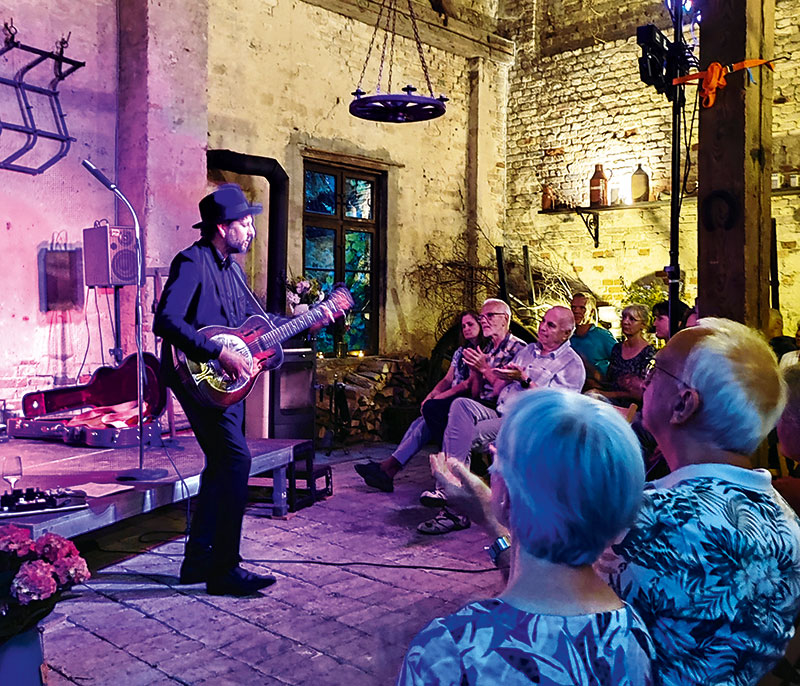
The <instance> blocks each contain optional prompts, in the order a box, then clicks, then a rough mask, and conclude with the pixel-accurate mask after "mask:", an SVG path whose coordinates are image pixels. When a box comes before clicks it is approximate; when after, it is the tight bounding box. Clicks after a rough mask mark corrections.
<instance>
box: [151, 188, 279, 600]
mask: <svg viewBox="0 0 800 686" xmlns="http://www.w3.org/2000/svg"><path fill="white" fill-rule="evenodd" d="M260 213H261V206H260V205H250V204H249V203H248V202H247V199H246V198H245V195H244V193H243V192H242V189H241V188H240V187H239V186H238V185H236V184H233V183H231V184H225V185H223V186H220V187H219V188H218V189H217V190H215V191H214V192H213V193H211V194H210V195H207V196H206V197H205V198H203V199H202V200H201V201H200V216H201V217H202V219H201V221H199V222H198V223H197V224H195V225H194V228H198V229H200V240H198V241H196V242H195V243H194V244H193V245H191V246H190V247H188V248H186V250H183V251H182V252H180V253H178V254H177V256H176V257H175V259H174V260H173V261H172V265H171V266H170V271H169V279H168V280H167V283H166V286H165V287H164V291H163V293H162V295H161V299H160V301H159V303H158V310H157V311H156V315H155V320H154V323H153V331H154V332H155V333H156V335H158V336H161V337H162V338H163V339H164V346H163V351H162V367H163V369H164V370H165V372H166V376H167V384H168V385H169V386H170V387H171V388H172V389H173V392H174V393H175V396H176V397H177V398H178V400H179V401H180V403H181V405H182V407H183V409H184V411H185V412H186V416H187V417H188V419H189V423H190V424H191V426H192V430H193V431H194V434H195V437H196V438H197V442H198V443H199V444H200V447H201V448H202V449H203V452H204V453H205V456H206V465H205V469H204V470H203V473H202V475H201V476H200V491H199V493H198V496H197V502H196V507H195V513H194V516H193V517H192V522H191V527H190V532H189V540H188V542H187V544H186V550H185V555H184V560H183V564H182V565H181V572H180V582H181V583H182V584H195V583H201V582H205V584H206V589H207V591H208V593H210V594H212V595H235V596H244V595H251V594H253V593H255V592H256V591H258V590H259V589H262V588H265V587H267V586H269V585H271V584H273V583H275V577H272V576H258V575H256V574H253V573H251V572H248V571H246V570H244V569H242V567H240V566H239V562H240V561H241V558H240V557H239V539H240V537H241V532H242V519H243V517H244V509H245V505H246V504H247V480H248V477H249V475H250V459H251V458H250V451H249V450H248V447H247V442H246V441H245V438H244V432H243V420H244V409H243V405H242V403H241V402H239V403H236V404H235V405H231V406H230V407H228V408H226V409H218V408H209V407H204V406H202V405H200V404H198V403H197V402H196V401H195V400H194V399H193V398H192V397H191V396H189V394H188V393H187V392H186V391H185V390H183V388H182V387H181V385H180V383H179V382H178V381H177V379H176V376H175V373H174V367H173V365H172V362H171V360H172V350H171V348H172V347H173V346H174V347H175V348H178V349H180V350H181V351H183V352H184V353H185V354H186V355H187V356H188V357H189V358H191V359H192V360H194V361H196V362H205V361H208V360H210V359H218V360H219V364H220V365H221V367H222V368H223V370H225V372H226V373H227V374H228V375H229V376H231V377H232V378H234V379H236V378H238V377H239V376H240V375H242V374H249V373H250V367H249V364H248V362H247V361H246V360H245V359H244V358H243V357H242V356H241V355H239V354H238V353H237V352H235V351H232V350H229V349H228V348H225V347H222V346H221V345H220V344H219V343H217V342H214V341H212V340H210V339H208V338H207V337H206V336H204V335H203V334H202V333H200V332H199V329H201V328H202V327H204V326H210V325H212V324H216V325H223V326H230V327H237V326H239V325H241V324H242V322H243V321H244V320H245V319H246V318H247V317H249V316H250V315H253V314H261V312H259V311H258V310H257V309H256V307H255V305H254V304H253V303H252V300H251V299H250V297H249V296H248V293H247V291H246V286H245V285H244V274H243V272H242V269H241V267H239V265H238V264H237V263H236V262H235V261H234V260H233V259H232V258H231V255H235V254H237V253H246V252H247V250H248V249H249V247H250V244H251V243H252V241H253V238H254V237H255V228H254V227H253V215H255V214H260Z"/></svg>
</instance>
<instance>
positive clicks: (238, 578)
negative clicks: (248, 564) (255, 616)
mask: <svg viewBox="0 0 800 686" xmlns="http://www.w3.org/2000/svg"><path fill="white" fill-rule="evenodd" d="M275 581H276V579H275V577H274V576H269V575H264V576H259V575H258V574H253V573H252V572H248V571H247V570H245V569H242V568H241V567H234V568H233V569H232V570H231V571H229V572H227V573H226V574H224V575H223V576H221V577H219V578H209V579H208V581H207V582H206V591H207V592H208V594H209V595H233V596H246V595H253V594H254V593H256V592H257V591H260V590H261V589H262V588H266V587H267V586H272V584H274V583H275Z"/></svg>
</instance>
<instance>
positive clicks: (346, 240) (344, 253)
mask: <svg viewBox="0 0 800 686" xmlns="http://www.w3.org/2000/svg"><path fill="white" fill-rule="evenodd" d="M382 183H383V176H382V174H381V173H380V172H375V171H370V170H364V169H355V168H349V167H344V166H343V167H338V166H334V165H328V164H320V163H316V162H306V165H305V170H304V191H303V192H304V213H303V219H304V221H303V270H304V272H303V273H304V274H305V275H306V276H308V277H313V278H315V279H317V280H318V281H319V282H320V284H322V287H323V289H324V290H325V292H330V290H331V289H332V288H333V287H334V285H335V284H338V283H344V284H345V285H346V286H347V287H348V289H350V292H351V293H352V295H353V299H354V301H355V307H354V308H353V309H352V311H351V312H350V313H348V315H347V316H346V317H345V318H344V320H343V321H338V322H337V323H336V324H335V325H332V326H329V327H327V328H326V329H323V330H322V331H320V332H319V334H318V335H317V349H318V350H319V351H321V352H323V353H325V354H326V355H334V354H341V353H344V352H358V351H363V353H364V354H365V355H369V354H376V353H377V352H378V313H379V309H378V290H377V289H378V283H379V267H380V263H381V254H382V240H381V238H382V235H381V229H380V227H381V224H380V221H379V220H380V217H381V214H380V207H379V199H380V197H381V193H380V191H381V190H382V188H383V187H382Z"/></svg>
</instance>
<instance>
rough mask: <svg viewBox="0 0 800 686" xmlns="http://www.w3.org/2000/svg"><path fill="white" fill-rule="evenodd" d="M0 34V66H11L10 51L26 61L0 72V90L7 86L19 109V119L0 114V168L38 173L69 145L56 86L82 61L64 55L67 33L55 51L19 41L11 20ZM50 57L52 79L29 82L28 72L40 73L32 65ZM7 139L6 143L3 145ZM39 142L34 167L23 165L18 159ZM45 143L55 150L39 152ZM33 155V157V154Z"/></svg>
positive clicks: (69, 141)
mask: <svg viewBox="0 0 800 686" xmlns="http://www.w3.org/2000/svg"><path fill="white" fill-rule="evenodd" d="M3 33H4V34H5V39H4V41H3V45H2V47H0V57H2V56H3V55H7V57H5V58H3V59H0V69H2V68H3V67H4V66H5V65H11V60H10V59H9V57H10V56H11V53H12V52H14V53H15V54H19V53H21V54H22V55H23V58H24V59H27V60H28V61H26V62H25V63H24V64H23V66H21V67H20V68H19V69H17V71H16V73H15V74H14V75H13V76H11V77H5V76H3V75H2V74H0V93H6V92H8V91H7V90H6V89H11V90H12V91H13V94H14V98H15V99H16V101H17V106H18V108H19V119H17V120H15V121H12V120H9V119H3V117H2V116H0V158H2V159H0V169H6V170H9V171H17V172H22V173H24V174H41V173H42V172H43V171H45V170H46V169H49V168H50V167H52V166H53V165H54V164H55V163H56V162H58V161H59V160H60V159H62V158H63V157H65V156H66V154H67V153H68V152H69V147H70V144H71V143H73V142H74V141H75V140H76V139H75V138H72V137H70V135H69V132H68V131H67V122H66V115H65V114H64V112H63V110H62V109H61V103H60V102H59V100H58V95H59V94H58V91H57V90H56V89H57V88H58V84H59V83H60V82H61V81H63V80H64V79H65V78H67V77H68V76H69V75H70V74H72V73H73V72H74V71H75V70H77V69H80V68H81V67H83V66H84V65H85V62H78V61H77V60H72V59H70V58H69V57H65V56H64V50H66V48H67V46H68V45H69V35H68V36H67V37H66V38H62V39H61V40H59V41H58V43H57V44H56V50H55V51H53V52H51V51H47V50H41V49H39V48H33V47H31V46H29V45H23V44H22V43H20V42H19V41H18V40H17V39H16V35H17V28H16V27H15V26H14V20H13V19H12V20H11V21H10V22H5V23H4V24H3ZM50 60H52V62H53V78H52V80H50V82H49V83H48V84H47V85H46V86H41V85H36V84H34V83H31V75H32V74H34V73H36V74H39V73H41V70H39V71H38V72H34V71H33V70H34V69H35V67H38V66H39V65H41V64H46V63H48V61H50ZM48 105H49V107H48ZM39 115H41V118H42V119H46V120H48V125H47V127H44V128H43V126H42V125H40V124H38V123H37V119H38V118H39ZM6 116H9V115H8V114H6ZM50 122H52V126H50ZM8 141H11V144H10V146H8V145H7V142H8ZM42 141H45V142H46V143H45V146H40V147H39V149H38V150H37V152H38V153H39V157H38V158H37V163H36V166H30V165H26V164H23V163H22V161H21V158H22V157H23V156H26V155H28V154H29V153H31V151H33V150H34V148H36V145H37V144H38V143H40V142H42ZM48 143H49V145H50V146H53V145H55V148H56V149H55V151H52V150H48V151H47V152H45V153H44V155H42V154H41V150H42V149H46V146H47V145H48ZM6 153H8V154H6ZM33 157H34V158H36V154H34V155H33ZM42 160H43V161H42Z"/></svg>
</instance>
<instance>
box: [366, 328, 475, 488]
mask: <svg viewBox="0 0 800 686" xmlns="http://www.w3.org/2000/svg"><path fill="white" fill-rule="evenodd" d="M458 321H459V323H460V325H461V330H460V336H459V338H460V345H459V347H458V348H457V349H456V351H455V352H454V353H453V358H452V360H451V361H450V368H449V369H448V370H447V374H445V375H444V378H443V379H441V381H439V383H437V384H436V385H435V386H434V387H433V389H432V390H431V392H430V393H428V395H427V396H426V397H425V400H423V401H422V407H425V406H426V404H428V403H431V404H433V405H437V406H439V407H438V413H439V414H444V416H445V417H446V416H447V410H448V409H449V407H450V404H451V403H452V402H453V400H455V398H457V397H459V396H462V395H467V394H468V393H469V367H468V366H467V363H466V362H465V361H464V350H465V349H467V348H470V349H474V350H481V349H482V346H484V345H485V343H486V339H485V338H484V337H483V332H482V331H481V325H480V320H479V315H478V314H477V313H475V312H464V313H463V314H461V315H460V316H459V320H458ZM431 428H432V427H430V426H429V425H428V424H427V423H426V422H425V418H424V417H418V418H417V419H415V420H414V421H413V422H412V423H411V426H409V427H408V430H407V431H406V433H405V434H404V436H403V439H402V440H401V441H400V444H399V445H398V446H397V449H396V450H395V451H394V452H393V453H392V454H391V455H390V456H389V457H387V458H386V459H385V460H383V461H382V462H372V461H370V462H365V463H361V464H356V465H354V467H355V470H356V472H358V474H359V476H360V477H361V478H362V479H364V481H365V482H366V484H367V485H368V486H372V487H373V488H377V489H378V490H381V491H384V492H385V493H391V492H392V491H394V477H395V475H396V474H397V473H398V472H399V471H400V470H401V469H402V468H403V467H405V465H406V464H407V463H408V461H409V460H410V459H411V458H412V457H414V455H416V454H417V452H419V450H420V448H422V447H423V446H424V445H426V444H427V443H429V442H431V441H435V442H437V443H441V440H442V431H443V430H444V427H443V426H442V428H439V429H438V430H437V427H433V429H434V431H433V432H432V431H431Z"/></svg>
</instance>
